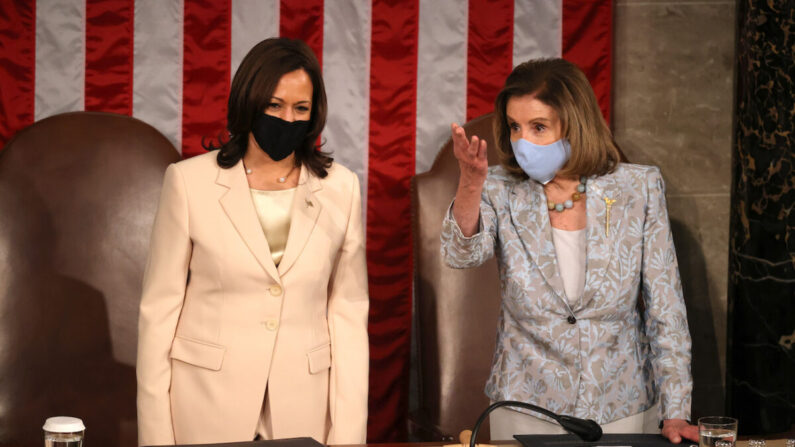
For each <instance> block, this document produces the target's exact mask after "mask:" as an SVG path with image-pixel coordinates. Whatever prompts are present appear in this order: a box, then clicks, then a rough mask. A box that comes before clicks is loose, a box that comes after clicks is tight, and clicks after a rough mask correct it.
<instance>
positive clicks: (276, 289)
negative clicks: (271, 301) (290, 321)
mask: <svg viewBox="0 0 795 447" xmlns="http://www.w3.org/2000/svg"><path fill="white" fill-rule="evenodd" d="M269 290H270V292H271V295H273V296H279V295H281V294H282V287H281V286H280V285H278V284H274V285H272V286H270V288H269Z"/></svg>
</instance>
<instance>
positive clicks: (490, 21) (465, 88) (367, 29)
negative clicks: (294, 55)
mask: <svg viewBox="0 0 795 447" xmlns="http://www.w3.org/2000/svg"><path fill="white" fill-rule="evenodd" d="M273 36H287V37H293V38H300V39H303V40H305V41H306V42H307V43H308V44H309V45H310V46H311V47H312V48H313V49H314V51H315V53H316V54H317V56H318V58H319V59H320V60H321V63H322V66H323V75H324V79H325V82H326V88H327V90H328V102H329V115H328V124H327V126H326V129H325V131H324V133H323V136H322V139H323V141H325V146H324V147H325V150H327V151H329V150H330V151H333V153H334V157H335V160H336V161H337V162H339V163H342V164H343V165H345V166H347V167H348V168H350V169H351V170H353V171H354V172H356V173H357V174H358V175H359V177H360V180H361V182H362V185H363V189H362V190H363V200H364V202H363V203H364V206H365V219H366V232H367V255H368V271H369V284H370V294H371V311H370V343H371V370H370V377H371V379H370V416H369V418H370V419H369V427H368V431H369V433H368V438H369V439H370V440H371V441H388V440H402V439H403V436H404V431H405V423H404V421H405V414H406V410H407V407H408V377H409V374H408V368H409V356H410V338H411V318H412V316H411V312H412V248H411V247H412V243H411V232H410V196H409V181H410V178H411V176H412V175H414V174H415V173H420V172H424V171H426V170H427V169H428V168H429V167H430V165H431V163H432V161H433V159H434V156H435V155H436V153H437V151H438V150H439V148H440V147H441V145H442V144H443V143H444V141H445V140H446V139H447V138H448V136H449V126H450V123H451V122H458V123H463V122H465V121H467V120H470V119H472V118H475V117H477V116H480V115H482V114H484V113H487V112H489V111H491V109H492V104H493V101H494V97H495V96H496V93H497V92H498V91H499V89H500V87H501V85H502V83H503V82H504V80H505V77H506V76H507V75H508V73H509V72H510V71H511V68H512V67H513V66H515V65H517V64H518V63H520V62H523V61H525V60H527V59H530V58H536V57H544V56H562V57H564V58H566V59H568V60H570V61H572V62H575V63H576V64H578V65H579V66H580V67H581V68H582V69H583V70H584V71H585V73H586V74H587V76H588V77H589V79H590V80H591V83H592V85H593V87H594V90H595V92H596V94H597V97H598V99H599V101H600V104H601V105H602V110H603V112H604V114H605V116H606V117H608V118H609V112H610V110H609V106H610V89H611V85H610V84H611V46H612V1H611V0H468V1H467V0H325V1H324V0H38V1H35V0H3V1H0V145H3V144H5V142H7V141H8V140H9V139H10V138H11V137H12V136H13V135H14V134H15V132H17V131H18V130H20V129H21V128H23V127H25V126H27V125H30V124H32V123H33V122H35V121H38V120H40V119H42V118H45V117H48V116H51V115H54V114H57V113H62V112H69V111H76V110H93V111H105V112H115V113H120V114H125V115H132V116H134V117H136V118H139V119H141V120H143V121H145V122H147V123H149V124H151V125H152V126H154V127H155V128H157V129H158V130H160V131H161V132H162V133H163V134H164V135H165V136H166V137H167V138H168V139H169V140H171V142H173V143H174V146H175V147H176V148H177V150H179V151H181V153H182V155H183V156H184V157H190V156H192V155H196V154H199V153H201V152H203V149H202V147H201V141H202V138H213V137H216V136H217V135H218V134H219V133H220V132H221V131H222V130H223V129H224V123H225V117H226V100H227V94H228V91H229V85H230V80H231V77H232V75H233V74H234V72H235V69H236V67H237V66H238V64H239V63H240V61H241V60H242V58H243V56H244V55H245V54H246V52H247V51H248V50H249V49H250V48H251V47H252V46H253V45H254V44H255V43H257V42H258V41H260V40H262V39H264V38H267V37H273ZM132 358H133V359H134V357H132ZM473 392H481V390H473Z"/></svg>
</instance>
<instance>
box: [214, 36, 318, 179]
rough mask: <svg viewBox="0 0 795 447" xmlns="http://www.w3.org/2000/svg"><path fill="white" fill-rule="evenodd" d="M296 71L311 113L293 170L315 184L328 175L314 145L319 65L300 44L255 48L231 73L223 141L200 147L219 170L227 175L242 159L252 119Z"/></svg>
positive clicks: (274, 41)
mask: <svg viewBox="0 0 795 447" xmlns="http://www.w3.org/2000/svg"><path fill="white" fill-rule="evenodd" d="M299 69H302V70H304V71H305V72H306V73H307V74H308V75H309V79H311V80H312V112H311V117H310V119H309V130H308V131H307V133H306V136H305V137H304V140H303V141H302V142H301V144H300V145H299V147H298V148H297V149H296V151H295V165H296V166H301V165H306V167H307V168H309V169H310V170H311V171H312V173H314V174H315V175H316V176H318V177H320V178H324V177H325V176H326V175H328V172H327V171H326V170H327V169H328V168H329V167H330V166H331V162H332V161H333V159H332V158H331V154H330V153H326V152H322V151H321V150H320V147H321V146H322V144H317V141H318V137H319V136H320V132H322V131H323V127H324V126H325V125H326V114H327V109H328V103H327V100H326V87H325V86H324V84H323V76H322V74H321V70H320V64H319V63H318V61H317V58H316V57H315V54H314V53H313V52H312V50H311V49H310V48H309V46H308V45H307V44H306V43H304V42H302V41H300V40H295V39H287V38H271V39H265V40H263V41H262V42H260V43H258V44H257V45H255V46H254V47H253V48H252V49H251V50H250V51H249V52H248V54H246V57H245V58H243V62H241V63H240V67H239V68H238V69H237V72H235V77H234V79H232V88H231V89H230V92H229V104H228V107H227V110H228V111H227V115H226V117H227V124H226V129H227V131H228V132H229V135H228V138H223V137H221V138H219V139H218V145H217V146H216V145H214V144H213V143H212V142H210V143H209V144H206V145H204V147H205V149H207V150H218V156H217V162H218V165H219V166H221V167H222V168H227V169H228V168H231V167H232V166H235V165H236V164H237V163H238V162H239V161H240V160H241V159H242V158H243V156H244V155H245V154H246V150H247V148H248V135H249V133H250V132H251V127H252V124H253V123H254V118H255V117H256V116H257V115H259V114H260V113H263V112H264V111H265V109H266V108H267V106H268V104H269V103H270V101H271V97H272V96H273V91H274V90H275V89H276V85H277V84H278V83H279V80H280V79H281V78H282V76H284V75H285V74H287V73H290V72H293V71H295V70H299Z"/></svg>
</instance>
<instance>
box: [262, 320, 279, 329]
mask: <svg viewBox="0 0 795 447" xmlns="http://www.w3.org/2000/svg"><path fill="white" fill-rule="evenodd" d="M278 327H279V323H278V322H277V321H276V320H268V321H266V322H265V329H267V330H269V331H275V330H276V328H278Z"/></svg>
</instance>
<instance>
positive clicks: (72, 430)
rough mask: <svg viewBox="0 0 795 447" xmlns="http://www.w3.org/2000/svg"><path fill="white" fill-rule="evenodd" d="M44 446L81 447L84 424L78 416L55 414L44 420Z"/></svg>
mask: <svg viewBox="0 0 795 447" xmlns="http://www.w3.org/2000/svg"><path fill="white" fill-rule="evenodd" d="M42 428H43V429H44V447H82V446H83V434H84V433H85V430H86V426H85V425H83V421H82V420H80V419H78V418H73V417H68V416H55V417H51V418H47V420H46V421H45V422H44V427H42Z"/></svg>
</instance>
